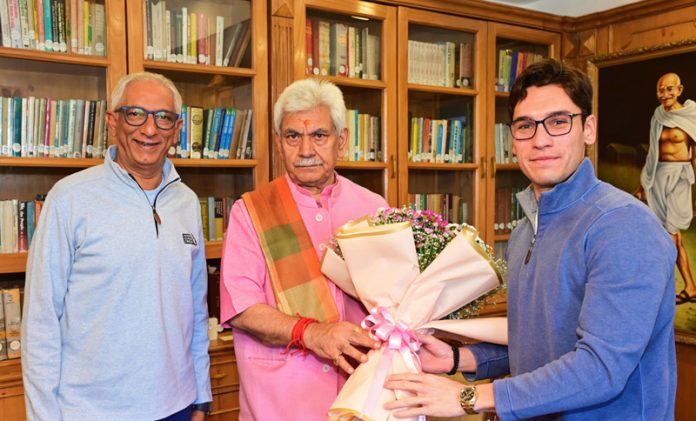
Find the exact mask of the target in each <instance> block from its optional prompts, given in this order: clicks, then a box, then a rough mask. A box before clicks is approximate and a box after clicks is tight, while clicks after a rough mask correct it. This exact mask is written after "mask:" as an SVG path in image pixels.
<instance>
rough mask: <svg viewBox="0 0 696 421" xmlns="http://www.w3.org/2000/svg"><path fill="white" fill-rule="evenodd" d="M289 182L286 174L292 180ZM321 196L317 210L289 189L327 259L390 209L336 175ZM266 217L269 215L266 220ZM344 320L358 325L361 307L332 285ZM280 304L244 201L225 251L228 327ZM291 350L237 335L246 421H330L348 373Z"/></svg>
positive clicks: (223, 295) (223, 297)
mask: <svg viewBox="0 0 696 421" xmlns="http://www.w3.org/2000/svg"><path fill="white" fill-rule="evenodd" d="M286 177H287V175H286ZM336 178H337V181H336V183H334V184H333V185H331V186H329V187H327V188H326V189H324V191H323V192H322V193H321V199H320V201H321V204H318V203H317V202H316V201H315V200H314V198H313V197H312V195H311V193H310V192H308V191H307V190H305V189H303V188H301V187H298V186H297V185H295V184H294V183H293V182H292V181H291V180H290V179H289V178H288V184H289V185H290V190H291V192H292V195H293V198H294V199H295V202H296V203H297V205H298V208H299V210H300V215H301V216H302V220H303V221H304V224H305V227H307V231H308V232H309V236H310V237H311V239H312V244H313V245H314V249H315V250H316V252H317V256H319V257H320V258H321V255H322V254H323V251H322V247H323V245H324V244H325V243H326V242H327V241H328V240H329V239H330V238H331V236H332V235H333V234H334V233H335V232H336V230H337V229H338V228H339V227H340V226H341V225H343V224H344V223H346V222H348V221H349V220H351V219H357V218H360V217H363V216H365V215H373V214H374V213H375V211H376V210H377V209H378V208H380V207H386V206H387V203H386V202H385V200H384V198H382V197H381V196H379V195H377V194H375V193H372V192H370V191H369V190H366V189H364V188H363V187H360V186H358V185H357V184H355V183H353V182H351V181H350V180H348V179H346V178H344V177H341V176H337V177H336ZM262 217H263V215H262ZM329 288H330V290H331V295H332V296H333V298H334V300H335V302H336V306H337V307H338V311H339V313H340V315H341V319H342V320H348V321H351V322H354V323H356V322H358V321H360V319H361V318H362V317H363V316H364V315H365V312H364V310H363V309H362V306H361V305H360V304H358V303H357V302H356V301H355V300H353V299H352V298H350V297H348V296H346V295H345V294H343V292H342V291H341V290H339V289H338V288H337V287H336V286H335V285H334V284H333V283H329ZM257 303H264V304H269V305H271V306H274V307H275V305H276V303H275V298H274V296H273V290H272V288H271V283H270V281H269V279H268V274H267V271H266V262H265V259H264V257H263V252H262V251H261V246H260V245H259V241H258V238H257V236H256V232H255V231H254V228H253V226H252V224H251V219H250V218H249V214H248V212H247V209H246V207H245V206H244V203H243V202H242V201H241V200H238V201H237V202H236V203H235V204H234V206H233V207H232V211H231V212H230V222H229V226H228V228H227V232H226V234H225V243H224V246H223V252H222V282H221V285H220V304H221V313H222V314H221V320H222V321H223V322H225V323H227V322H228V321H229V320H230V319H231V318H233V317H234V316H236V315H237V314H239V313H241V312H243V311H244V310H246V309H247V308H248V307H250V306H252V305H254V304H257ZM284 350H285V348H284V347H271V346H268V345H265V344H263V343H261V342H260V341H258V340H256V339H255V338H254V337H253V336H251V335H249V334H247V333H246V332H244V331H241V330H238V329H235V330H234V351H235V354H236V357H237V367H238V369H239V375H240V383H241V391H240V398H239V401H240V414H239V419H240V421H249V420H256V421H275V420H284V421H292V420H298V421H299V420H302V421H312V420H317V421H319V420H326V419H327V415H326V414H327V411H328V409H329V407H330V406H331V403H333V401H334V399H335V398H336V396H337V395H338V391H339V389H340V388H341V386H342V385H343V383H344V381H345V373H344V372H343V371H340V370H338V369H336V367H334V365H333V364H332V362H331V361H330V360H325V359H320V358H318V357H316V356H315V355H314V354H311V353H310V354H308V355H307V356H302V355H300V354H295V355H287V354H286V355H283V354H282V353H283V351H284Z"/></svg>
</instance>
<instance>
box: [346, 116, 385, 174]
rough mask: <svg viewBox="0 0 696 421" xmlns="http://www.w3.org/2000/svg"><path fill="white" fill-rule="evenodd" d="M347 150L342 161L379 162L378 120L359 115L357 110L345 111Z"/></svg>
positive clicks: (380, 147)
mask: <svg viewBox="0 0 696 421" xmlns="http://www.w3.org/2000/svg"><path fill="white" fill-rule="evenodd" d="M346 128H347V129H348V148H346V154H345V156H343V160H344V161H381V160H382V142H381V141H380V132H381V130H380V118H379V117H376V116H373V115H369V114H361V113H360V112H358V110H350V109H349V110H346Z"/></svg>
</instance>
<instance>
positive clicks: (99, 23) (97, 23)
mask: <svg viewBox="0 0 696 421" xmlns="http://www.w3.org/2000/svg"><path fill="white" fill-rule="evenodd" d="M104 13H105V12H104V5H103V4H101V3H95V4H94V52H95V54H96V55H99V56H104V55H106V22H105V15H104Z"/></svg>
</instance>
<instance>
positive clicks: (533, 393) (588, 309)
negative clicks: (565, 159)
mask: <svg viewBox="0 0 696 421" xmlns="http://www.w3.org/2000/svg"><path fill="white" fill-rule="evenodd" d="M517 197H518V199H519V200H520V203H521V205H522V207H523V209H524V212H525V215H526V218H525V219H524V221H523V222H522V223H521V224H520V225H519V226H518V227H517V228H516V229H515V231H514V232H513V233H512V235H511V237H510V242H509V244H508V252H507V254H508V256H507V257H508V267H509V281H508V282H509V286H508V319H509V327H508V335H509V348H507V349H506V348H505V347H495V346H487V345H477V346H473V347H471V349H472V351H473V352H474V355H475V357H476V361H477V364H478V367H477V372H476V377H478V378H486V377H495V376H500V375H503V374H506V373H507V371H508V370H507V368H508V364H507V363H508V358H509V372H510V373H511V374H512V375H513V377H511V378H505V379H501V380H496V381H495V382H494V383H493V385H494V393H495V401H496V409H497V412H498V414H499V415H500V416H501V418H502V419H503V420H517V419H528V418H534V419H538V420H541V419H543V420H588V421H590V420H592V421H594V420H602V421H608V420H617V421H627V420H630V421H641V420H644V421H656V420H660V421H664V420H672V419H674V398H675V391H676V361H675V347H674V331H673V327H672V323H673V319H674V291H675V288H674V263H675V259H676V251H675V248H674V245H673V243H672V240H671V238H670V237H669V236H668V235H667V233H666V232H665V230H664V229H663V228H662V226H661V225H660V222H659V221H658V220H657V218H656V217H655V216H654V214H653V213H652V212H651V211H650V209H648V207H647V206H645V205H643V204H642V203H640V202H639V201H637V200H636V199H635V198H633V197H632V196H630V195H629V194H627V193H625V192H622V191H620V190H618V189H616V188H614V187H613V186H611V185H609V184H607V183H604V182H601V181H599V180H598V179H597V178H596V177H595V175H594V170H593V168H592V164H591V163H590V161H589V160H587V159H585V160H584V161H583V162H582V164H581V165H580V167H579V168H578V170H577V171H576V172H575V174H573V176H571V177H570V178H569V179H568V180H566V181H565V182H563V183H561V184H558V185H557V186H556V187H555V188H554V189H552V190H551V191H548V192H545V193H542V194H541V198H540V200H539V202H538V203H537V201H536V200H535V198H534V194H533V192H532V191H531V189H527V190H525V191H523V192H521V193H519V194H518V196H517ZM537 212H538V213H539V216H538V227H536V239H535V242H534V245H533V247H532V245H531V244H532V239H533V238H534V232H535V227H534V225H535V221H536V213H537ZM530 249H531V253H530V254H529V261H528V262H526V263H525V259H526V258H527V255H528V253H529V251H530ZM544 414H551V415H547V416H542V415H544Z"/></svg>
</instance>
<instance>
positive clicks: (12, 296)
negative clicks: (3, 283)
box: [2, 288, 22, 358]
mask: <svg viewBox="0 0 696 421" xmlns="http://www.w3.org/2000/svg"><path fill="white" fill-rule="evenodd" d="M2 295H3V304H4V310H5V335H6V336H5V337H6V341H7V357H8V358H19V357H21V355H22V339H21V332H20V330H21V325H22V312H21V306H20V302H19V297H20V293H19V288H12V289H6V290H3V294H2Z"/></svg>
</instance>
